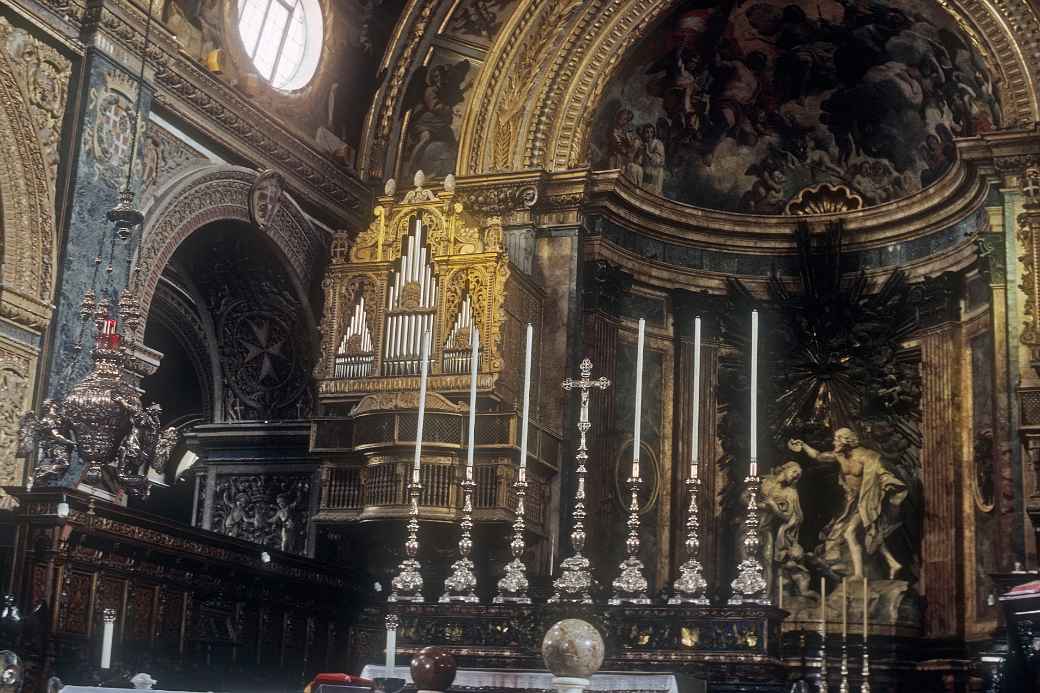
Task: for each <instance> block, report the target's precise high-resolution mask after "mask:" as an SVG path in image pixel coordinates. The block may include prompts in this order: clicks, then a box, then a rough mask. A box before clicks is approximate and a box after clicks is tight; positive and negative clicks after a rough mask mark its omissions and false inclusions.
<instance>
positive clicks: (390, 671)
mask: <svg viewBox="0 0 1040 693" xmlns="http://www.w3.org/2000/svg"><path fill="white" fill-rule="evenodd" d="M396 663H397V631H396V630H395V629H393V628H387V629H386V666H385V667H384V668H385V669H386V673H385V674H383V676H385V677H386V678H391V677H393V675H394V665H395V664H396Z"/></svg>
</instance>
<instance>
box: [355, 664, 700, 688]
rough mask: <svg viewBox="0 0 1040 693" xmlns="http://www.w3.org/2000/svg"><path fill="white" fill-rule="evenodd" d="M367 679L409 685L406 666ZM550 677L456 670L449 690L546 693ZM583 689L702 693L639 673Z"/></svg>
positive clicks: (678, 680)
mask: <svg viewBox="0 0 1040 693" xmlns="http://www.w3.org/2000/svg"><path fill="white" fill-rule="evenodd" d="M361 677H362V678H366V679H375V678H395V679H404V680H405V681H406V682H408V683H412V676H411V672H410V671H409V668H408V667H406V666H395V667H393V668H392V670H391V671H390V672H389V673H388V672H387V670H386V667H385V666H377V665H374V664H369V665H366V666H365V668H364V669H362V670H361ZM552 679H553V675H552V674H550V673H549V672H547V671H535V670H525V669H459V670H458V671H456V673H455V683H454V684H452V689H453V690H454V689H460V688H461V689H483V690H488V689H492V690H522V691H545V690H549V689H551V688H552V687H553V686H552ZM589 681H590V682H591V685H590V686H589V687H588V688H587V689H586V690H587V691H590V692H593V693H595V692H598V691H602V692H603V693H607V692H611V693H615V692H616V693H620V692H622V691H623V692H624V693H701V692H702V691H704V690H705V685H704V681H702V680H700V679H696V678H693V677H690V676H683V675H681V674H679V675H676V674H664V673H662V674H647V673H644V672H639V671H617V672H600V673H598V674H593V675H592V676H591V677H590V679H589Z"/></svg>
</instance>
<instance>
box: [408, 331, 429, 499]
mask: <svg viewBox="0 0 1040 693" xmlns="http://www.w3.org/2000/svg"><path fill="white" fill-rule="evenodd" d="M419 358H420V363H419V421H418V423H417V424H416V427H415V461H414V462H413V463H412V483H413V484H418V483H419V466H420V464H422V434H423V419H424V418H425V417H426V376H427V375H428V372H429V370H430V369H429V360H430V333H429V332H427V333H426V334H424V335H423V342H422V353H421V354H420V357H419Z"/></svg>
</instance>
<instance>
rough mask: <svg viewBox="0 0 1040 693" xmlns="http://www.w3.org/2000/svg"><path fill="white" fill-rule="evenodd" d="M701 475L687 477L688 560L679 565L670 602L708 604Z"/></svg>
mask: <svg viewBox="0 0 1040 693" xmlns="http://www.w3.org/2000/svg"><path fill="white" fill-rule="evenodd" d="M700 488H701V481H700V477H696V476H690V477H688V478H687V479H686V489H687V493H688V494H689V495H690V507H689V509H688V510H687V511H686V561H685V562H684V563H683V564H682V565H681V566H679V577H678V578H677V579H676V581H675V583H674V584H673V585H672V598H671V599H669V600H668V603H669V604H699V605H701V606H705V605H707V604H708V598H707V597H706V596H704V590H706V589H707V588H708V582H707V580H705V579H704V569H703V568H702V567H701V562H700V560H699V558H698V556H700V552H701V551H700V549H701V540H700V531H701V530H700V508H699V505H698V501H699V499H700Z"/></svg>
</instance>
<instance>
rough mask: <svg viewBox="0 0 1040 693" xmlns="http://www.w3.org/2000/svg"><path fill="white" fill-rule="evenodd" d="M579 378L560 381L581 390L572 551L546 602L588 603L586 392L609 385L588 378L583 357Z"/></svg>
mask: <svg viewBox="0 0 1040 693" xmlns="http://www.w3.org/2000/svg"><path fill="white" fill-rule="evenodd" d="M579 370H580V371H581V379H579V380H572V379H570V378H568V379H567V380H564V381H563V385H562V387H563V389H564V390H568V391H569V390H578V392H579V393H581V408H580V410H579V416H578V452H577V454H575V456H574V460H575V461H576V462H577V463H578V467H577V469H576V470H575V472H576V476H577V482H578V488H577V490H576V491H575V492H574V511H573V512H572V513H571V517H572V518H573V519H574V529H573V530H571V546H572V547H573V548H574V555H573V556H570V557H569V558H566V559H564V560H563V561H561V562H560V571H561V574H560V577H559V578H557V579H556V581H555V582H553V588H554V592H553V595H552V597H550V598H549V603H550V604H555V603H557V602H579V603H582V604H591V603H592V595H591V594H590V593H589V592H590V590H591V589H592V572H591V570H590V566H589V559H587V558H585V556H583V555H582V553H581V552H582V549H584V548H585V474H586V473H587V471H588V470H587V469H586V468H585V462H586V461H587V460H588V459H589V448H588V443H587V441H586V436H587V435H588V432H589V429H590V428H592V424H591V423H589V392H590V391H591V390H592V388H594V387H595V388H599V389H601V390H606V389H607V388H608V387H610V381H609V380H607V379H606V378H600V379H599V380H592V379H591V376H592V361H590V360H589V359H585V360H584V361H582V362H581V366H580V367H579Z"/></svg>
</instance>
